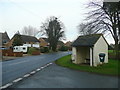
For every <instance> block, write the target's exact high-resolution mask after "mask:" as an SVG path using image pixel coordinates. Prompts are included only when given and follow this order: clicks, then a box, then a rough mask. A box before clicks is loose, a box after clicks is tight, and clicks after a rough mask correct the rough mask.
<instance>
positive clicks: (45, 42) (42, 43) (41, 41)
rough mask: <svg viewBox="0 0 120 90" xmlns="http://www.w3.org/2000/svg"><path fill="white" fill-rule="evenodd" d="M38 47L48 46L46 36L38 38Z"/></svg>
mask: <svg viewBox="0 0 120 90" xmlns="http://www.w3.org/2000/svg"><path fill="white" fill-rule="evenodd" d="M39 41H40V47H49V42H48V39H47V38H39Z"/></svg>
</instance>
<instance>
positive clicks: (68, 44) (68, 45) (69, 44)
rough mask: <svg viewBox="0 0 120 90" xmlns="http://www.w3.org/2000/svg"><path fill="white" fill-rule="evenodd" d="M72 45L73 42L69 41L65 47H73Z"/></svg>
mask: <svg viewBox="0 0 120 90" xmlns="http://www.w3.org/2000/svg"><path fill="white" fill-rule="evenodd" d="M71 44H72V42H71V41H68V42H66V43H65V44H64V45H65V46H67V47H71Z"/></svg>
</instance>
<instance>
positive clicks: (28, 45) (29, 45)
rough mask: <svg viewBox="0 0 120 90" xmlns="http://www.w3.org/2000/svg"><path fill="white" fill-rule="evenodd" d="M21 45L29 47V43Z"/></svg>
mask: <svg viewBox="0 0 120 90" xmlns="http://www.w3.org/2000/svg"><path fill="white" fill-rule="evenodd" d="M23 46H27V47H31V46H32V45H31V44H23Z"/></svg>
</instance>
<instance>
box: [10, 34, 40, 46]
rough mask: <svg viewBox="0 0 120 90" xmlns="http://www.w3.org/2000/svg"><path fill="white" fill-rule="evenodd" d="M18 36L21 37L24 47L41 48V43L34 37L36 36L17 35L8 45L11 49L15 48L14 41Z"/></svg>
mask: <svg viewBox="0 0 120 90" xmlns="http://www.w3.org/2000/svg"><path fill="white" fill-rule="evenodd" d="M16 35H19V36H20V38H21V41H22V43H23V46H27V47H36V48H40V44H39V43H40V41H39V40H38V39H37V38H36V37H34V36H28V35H20V34H15V35H14V36H13V37H12V39H11V40H10V42H9V43H8V46H9V47H12V46H13V41H14V39H15V37H16Z"/></svg>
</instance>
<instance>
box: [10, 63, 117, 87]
mask: <svg viewBox="0 0 120 90" xmlns="http://www.w3.org/2000/svg"><path fill="white" fill-rule="evenodd" d="M117 87H118V78H117V77H112V76H102V75H96V74H92V73H88V72H80V71H76V70H71V69H68V68H64V67H60V66H57V65H56V64H52V65H50V66H49V67H46V68H44V69H42V70H41V71H39V72H37V73H36V74H34V75H33V76H30V77H28V78H26V79H23V80H22V81H20V82H18V83H16V84H14V85H13V86H11V87H10V88H117Z"/></svg>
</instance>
